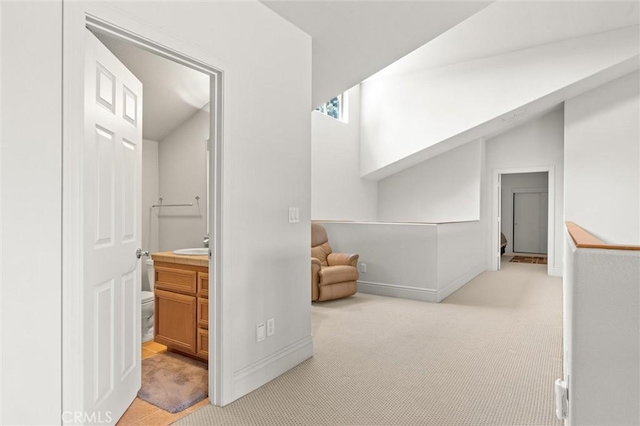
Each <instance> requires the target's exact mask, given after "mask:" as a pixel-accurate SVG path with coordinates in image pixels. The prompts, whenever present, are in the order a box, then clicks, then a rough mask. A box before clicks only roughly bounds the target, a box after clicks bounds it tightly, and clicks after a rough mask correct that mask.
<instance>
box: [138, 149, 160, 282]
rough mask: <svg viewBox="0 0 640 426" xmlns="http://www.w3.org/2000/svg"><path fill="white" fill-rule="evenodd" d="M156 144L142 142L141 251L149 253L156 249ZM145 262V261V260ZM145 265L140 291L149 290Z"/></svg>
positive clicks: (144, 265)
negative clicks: (153, 206) (154, 206)
mask: <svg viewBox="0 0 640 426" xmlns="http://www.w3.org/2000/svg"><path fill="white" fill-rule="evenodd" d="M158 197H159V195H158V142H157V141H152V140H149V139H144V140H143V141H142V249H143V250H148V251H149V253H153V252H156V251H159V248H158V235H159V230H158V209H154V208H151V206H152V205H154V204H157V203H158ZM145 260H146V259H145ZM146 266H147V265H146V264H145V263H143V264H142V268H140V269H141V270H142V281H141V282H142V289H143V290H148V289H149V284H148V283H149V281H148V279H147V267H146Z"/></svg>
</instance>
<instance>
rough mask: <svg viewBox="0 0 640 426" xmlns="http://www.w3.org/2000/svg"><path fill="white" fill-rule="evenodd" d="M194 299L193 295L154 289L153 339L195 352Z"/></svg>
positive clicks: (185, 350) (171, 346)
mask: <svg viewBox="0 0 640 426" xmlns="http://www.w3.org/2000/svg"><path fill="white" fill-rule="evenodd" d="M196 300H197V299H196V297H195V296H187V295H184V294H177V293H172V292H170V291H164V290H155V330H154V332H155V337H154V340H155V341H156V342H158V343H162V344H163V345H167V346H168V347H170V348H175V349H178V350H181V351H184V352H188V353H192V354H195V353H196V311H197V308H196Z"/></svg>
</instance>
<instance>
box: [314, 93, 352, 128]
mask: <svg viewBox="0 0 640 426" xmlns="http://www.w3.org/2000/svg"><path fill="white" fill-rule="evenodd" d="M343 103H344V102H343V94H342V93H341V94H339V95H338V96H336V97H335V98H333V99H331V100H330V101H329V102H325V103H323V104H322V105H320V106H319V107H318V108H316V111H318V112H321V113H323V114H325V115H328V116H329V117H333V118H335V119H336V120H343V121H346V120H345V118H346V117H345V114H343Z"/></svg>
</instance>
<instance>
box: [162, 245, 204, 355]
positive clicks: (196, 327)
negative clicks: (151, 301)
mask: <svg viewBox="0 0 640 426" xmlns="http://www.w3.org/2000/svg"><path fill="white" fill-rule="evenodd" d="M151 256H152V258H153V264H154V265H153V266H154V270H155V272H154V273H155V278H156V280H155V290H154V294H155V311H154V316H155V326H154V340H155V341H156V342H158V343H161V344H163V345H166V346H167V347H168V348H169V349H170V350H173V351H177V352H182V353H184V354H186V355H190V356H195V357H198V358H200V359H203V360H208V358H209V353H208V348H209V273H208V272H209V268H208V264H209V260H208V257H207V256H181V255H174V254H173V253H171V252H165V253H153V254H152V255H151Z"/></svg>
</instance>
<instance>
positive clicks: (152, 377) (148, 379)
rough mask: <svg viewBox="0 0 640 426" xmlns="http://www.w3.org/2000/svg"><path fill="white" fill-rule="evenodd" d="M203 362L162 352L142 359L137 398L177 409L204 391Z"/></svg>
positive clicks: (198, 400) (198, 399) (189, 404)
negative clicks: (140, 380)
mask: <svg viewBox="0 0 640 426" xmlns="http://www.w3.org/2000/svg"><path fill="white" fill-rule="evenodd" d="M208 379H209V378H208V374H207V364H205V363H204V362H200V361H196V360H194V359H191V358H187V357H186V356H182V355H178V354H176V353H171V352H164V353H160V354H157V355H154V356H152V357H149V358H145V359H143V360H142V387H141V388H140V390H139V391H138V398H140V399H142V400H144V401H147V402H148V403H150V404H153V405H155V406H156V407H160V408H162V409H163V410H165V411H168V412H169V413H177V412H179V411H182V410H184V409H186V408H189V407H191V406H192V405H193V404H195V403H196V402H200V401H202V400H203V399H205V398H206V397H207V395H208V393H207V390H208V389H207V388H208V385H209V383H208Z"/></svg>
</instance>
